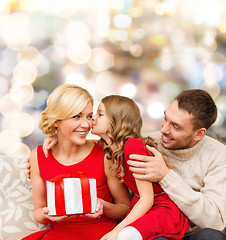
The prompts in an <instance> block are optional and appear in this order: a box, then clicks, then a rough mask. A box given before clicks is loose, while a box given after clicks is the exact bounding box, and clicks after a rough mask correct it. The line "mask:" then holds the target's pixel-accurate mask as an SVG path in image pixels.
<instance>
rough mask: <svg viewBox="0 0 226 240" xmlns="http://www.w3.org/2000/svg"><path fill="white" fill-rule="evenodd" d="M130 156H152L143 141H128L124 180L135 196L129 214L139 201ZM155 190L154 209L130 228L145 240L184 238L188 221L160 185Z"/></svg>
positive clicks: (154, 184) (124, 163)
mask: <svg viewBox="0 0 226 240" xmlns="http://www.w3.org/2000/svg"><path fill="white" fill-rule="evenodd" d="M130 154H140V155H149V156H152V155H151V153H150V152H149V151H148V150H147V149H146V147H145V144H144V142H143V141H142V140H141V139H138V138H130V139H129V140H127V141H126V143H125V146H124V162H123V167H124V170H125V175H124V177H123V179H124V183H125V184H126V186H127V187H128V188H129V189H130V190H131V191H132V192H133V193H134V194H135V195H134V197H133V199H132V202H131V205H130V208H129V211H128V213H129V212H130V211H131V210H132V208H133V207H134V205H135V204H136V202H137V201H138V200H139V196H138V195H139V193H138V190H137V187H136V182H135V179H134V177H133V175H132V172H131V171H130V170H129V166H128V164H127V161H128V160H129V155H130ZM153 190H154V204H153V206H152V208H151V209H150V210H149V212H148V213H146V214H145V215H144V216H143V217H141V218H139V219H138V220H136V221H135V222H133V223H131V224H129V226H132V227H134V228H136V229H137V230H138V231H139V232H140V234H141V235H142V237H143V240H146V239H148V240H152V239H155V238H156V237H160V236H162V237H166V238H168V239H181V238H183V237H184V234H185V233H186V232H187V231H188V230H189V227H190V225H189V221H188V219H187V218H186V216H185V215H184V214H183V213H182V212H181V211H180V210H179V209H178V207H177V206H176V205H175V204H174V203H173V201H172V200H171V199H170V198H169V196H168V195H167V194H166V193H165V192H164V191H163V189H162V188H161V186H160V184H159V183H153ZM128 213H127V214H128Z"/></svg>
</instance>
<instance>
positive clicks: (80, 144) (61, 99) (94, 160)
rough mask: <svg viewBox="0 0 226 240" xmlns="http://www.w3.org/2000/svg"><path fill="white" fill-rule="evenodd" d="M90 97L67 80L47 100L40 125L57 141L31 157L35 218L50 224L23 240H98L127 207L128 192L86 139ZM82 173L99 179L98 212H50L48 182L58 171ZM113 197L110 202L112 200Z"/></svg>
mask: <svg viewBox="0 0 226 240" xmlns="http://www.w3.org/2000/svg"><path fill="white" fill-rule="evenodd" d="M92 115H93V99H92V97H91V96H90V94H89V93H88V92H87V91H86V90H85V89H83V88H80V87H78V86H76V85H70V84H65V85H61V86H59V87H57V88H56V89H55V90H54V91H53V92H52V93H51V94H50V96H49V98H48V100H47V107H46V109H45V110H44V111H43V112H42V114H41V118H40V124H39V127H40V129H41V130H42V131H43V133H44V134H50V135H51V134H54V133H56V132H57V137H58V142H57V144H55V145H54V146H53V147H52V148H51V151H50V150H49V152H48V155H49V156H48V157H47V158H46V157H45V155H44V152H43V150H42V146H38V147H37V148H36V149H34V150H33V151H32V153H31V155H30V164H31V175H30V178H31V185H32V196H33V202H34V219H35V220H36V221H37V222H39V223H42V224H47V223H50V222H51V223H52V225H51V227H50V229H49V230H45V231H40V232H37V233H34V234H32V235H29V236H27V237H25V238H24V240H25V239H26V240H30V239H36V240H37V239H44V240H46V239H47V240H50V239H51V240H57V239H67V240H87V239H93V240H99V239H100V238H101V237H102V236H103V235H105V234H106V233H107V232H109V231H111V230H112V229H113V228H114V227H115V226H116V225H117V221H116V220H117V219H122V218H123V217H124V216H125V214H126V211H127V210H128V206H129V196H128V191H127V189H126V188H125V186H124V185H123V184H121V183H119V181H118V180H117V178H116V177H115V176H114V175H113V174H112V171H110V170H109V163H110V162H109V161H107V160H106V159H104V152H103V150H102V149H101V148H100V146H99V145H98V144H97V143H95V142H93V141H88V140H87V139H86V137H87V134H88V133H89V131H90V129H91V127H92V122H93V120H92V117H93V116H92ZM76 172H85V173H86V175H87V177H89V178H95V179H96V182H97V197H98V199H99V200H98V204H97V207H96V213H94V214H88V215H87V216H83V215H81V216H77V215H63V216H50V215H48V212H49V209H48V208H47V207H46V206H47V200H46V181H47V180H49V179H52V178H53V177H55V176H57V175H60V174H71V173H76ZM113 199H114V204H113Z"/></svg>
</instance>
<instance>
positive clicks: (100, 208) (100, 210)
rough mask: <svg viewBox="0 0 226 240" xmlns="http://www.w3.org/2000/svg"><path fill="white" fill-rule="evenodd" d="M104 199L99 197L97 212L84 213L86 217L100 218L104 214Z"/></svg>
mask: <svg viewBox="0 0 226 240" xmlns="http://www.w3.org/2000/svg"><path fill="white" fill-rule="evenodd" d="M102 201H103V200H102V199H99V198H98V199H97V205H96V208H95V213H87V214H85V215H84V217H88V218H100V217H101V215H102V214H103V208H104V207H103V202H102Z"/></svg>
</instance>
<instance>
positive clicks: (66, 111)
mask: <svg viewBox="0 0 226 240" xmlns="http://www.w3.org/2000/svg"><path fill="white" fill-rule="evenodd" d="M89 102H91V103H92V104H93V98H92V96H91V95H90V94H89V92H88V91H87V90H85V89H83V88H81V87H79V86H77V85H73V84H63V85H60V86H58V87H57V88H55V90H54V91H53V92H52V93H51V94H50V95H49V97H48V99H47V107H46V109H45V110H44V111H43V112H42V113H41V117H40V121H39V128H40V129H41V130H42V132H43V133H44V134H50V135H52V134H54V133H55V132H56V127H54V123H55V122H56V121H57V120H64V119H69V118H71V117H73V116H75V115H77V114H78V113H80V112H81V111H82V110H83V109H84V108H85V107H86V105H87V104H88V103H89Z"/></svg>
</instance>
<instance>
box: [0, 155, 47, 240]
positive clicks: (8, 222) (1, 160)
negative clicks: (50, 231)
mask: <svg viewBox="0 0 226 240" xmlns="http://www.w3.org/2000/svg"><path fill="white" fill-rule="evenodd" d="M26 163H27V159H26V158H11V157H7V156H3V155H0V230H1V231H0V240H19V239H21V238H23V237H25V236H27V235H29V234H31V233H33V232H36V231H39V230H42V229H45V228H46V226H44V225H41V224H38V223H37V222H36V221H34V219H33V201H32V196H31V185H30V181H29V180H28V179H27V176H26Z"/></svg>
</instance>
